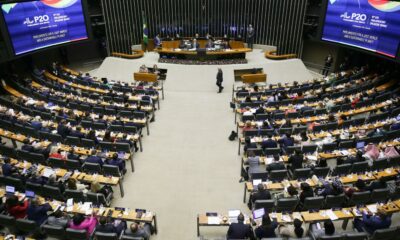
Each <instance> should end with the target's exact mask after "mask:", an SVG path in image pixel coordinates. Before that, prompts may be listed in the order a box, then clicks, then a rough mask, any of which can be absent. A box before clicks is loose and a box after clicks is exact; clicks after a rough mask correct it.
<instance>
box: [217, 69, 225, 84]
mask: <svg viewBox="0 0 400 240" xmlns="http://www.w3.org/2000/svg"><path fill="white" fill-rule="evenodd" d="M223 81H224V80H223V74H222V72H219V71H218V73H217V83H222V82H223Z"/></svg>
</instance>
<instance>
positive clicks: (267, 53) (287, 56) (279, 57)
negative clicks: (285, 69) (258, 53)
mask: <svg viewBox="0 0 400 240" xmlns="http://www.w3.org/2000/svg"><path fill="white" fill-rule="evenodd" d="M264 56H265V57H266V58H268V59H272V60H284V59H290V58H296V57H297V55H296V54H283V55H277V54H276V50H275V51H265V53H264Z"/></svg>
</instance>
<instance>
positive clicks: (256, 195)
mask: <svg viewBox="0 0 400 240" xmlns="http://www.w3.org/2000/svg"><path fill="white" fill-rule="evenodd" d="M268 199H271V193H270V192H269V191H268V190H267V189H266V188H265V187H264V184H262V183H260V184H258V185H257V191H256V192H253V193H252V194H251V195H250V198H249V202H248V204H247V206H248V207H249V209H253V205H254V203H255V202H256V201H257V200H268Z"/></svg>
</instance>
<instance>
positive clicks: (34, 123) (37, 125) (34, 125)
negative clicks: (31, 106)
mask: <svg viewBox="0 0 400 240" xmlns="http://www.w3.org/2000/svg"><path fill="white" fill-rule="evenodd" d="M41 121H42V120H41V118H40V116H36V117H35V119H34V120H33V121H32V122H31V126H32V128H33V129H35V130H36V131H40V130H41V129H42V127H43V125H42V122H41Z"/></svg>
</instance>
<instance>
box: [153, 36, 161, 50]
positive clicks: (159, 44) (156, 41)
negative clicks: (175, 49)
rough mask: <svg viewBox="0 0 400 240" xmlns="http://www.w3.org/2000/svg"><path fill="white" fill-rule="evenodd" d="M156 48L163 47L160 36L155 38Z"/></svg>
mask: <svg viewBox="0 0 400 240" xmlns="http://www.w3.org/2000/svg"><path fill="white" fill-rule="evenodd" d="M154 47H156V48H158V47H161V39H160V34H157V35H156V37H155V38H154Z"/></svg>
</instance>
